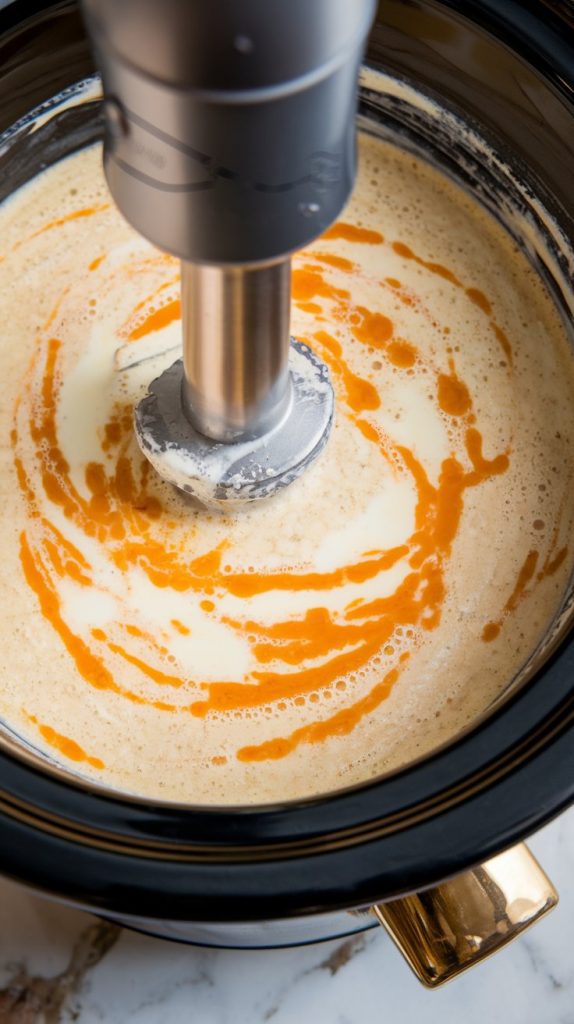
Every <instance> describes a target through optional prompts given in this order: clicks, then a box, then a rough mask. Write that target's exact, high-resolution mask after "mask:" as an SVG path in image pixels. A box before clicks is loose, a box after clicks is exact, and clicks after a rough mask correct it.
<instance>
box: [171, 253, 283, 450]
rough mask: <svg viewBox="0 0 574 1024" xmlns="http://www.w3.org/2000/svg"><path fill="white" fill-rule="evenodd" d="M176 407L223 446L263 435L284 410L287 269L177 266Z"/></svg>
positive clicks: (271, 265)
mask: <svg viewBox="0 0 574 1024" xmlns="http://www.w3.org/2000/svg"><path fill="white" fill-rule="evenodd" d="M181 289H182V318H183V362H184V369H185V382H184V387H183V391H184V394H183V402H184V408H185V411H186V414H187V416H188V418H189V420H190V421H191V423H192V424H193V426H194V427H195V429H196V430H198V431H199V432H200V433H202V434H205V435H206V436H207V437H209V438H212V439H213V440H215V441H223V442H226V443H229V442H233V441H244V440H248V439H250V438H254V437H258V436H260V435H261V434H264V433H266V432H267V431H268V430H270V429H271V428H272V427H273V426H275V424H276V423H278V422H279V421H280V419H281V418H282V416H283V415H284V413H285V412H286V409H287V407H288V403H289V373H288V362H289V309H290V300H291V261H290V260H289V259H284V260H281V261H280V262H277V263H268V264H260V265H252V264H251V265H245V266H210V265H209V266H208V265H206V264H198V263H186V262H183V263H182V265H181Z"/></svg>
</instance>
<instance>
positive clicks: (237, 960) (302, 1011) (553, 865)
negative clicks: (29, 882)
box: [0, 811, 574, 1024]
mask: <svg viewBox="0 0 574 1024" xmlns="http://www.w3.org/2000/svg"><path fill="white" fill-rule="evenodd" d="M530 845H531V847H532V849H533V851H534V852H535V853H536V855H537V856H538V857H539V859H540V860H541V862H542V864H543V866H544V868H545V869H546V870H547V872H548V874H549V875H550V877H551V878H552V881H553V882H554V883H555V885H556V886H557V887H558V889H559V891H560V895H561V902H560V905H559V906H558V908H557V909H556V910H555V911H553V913H552V914H550V915H549V916H548V917H547V918H545V919H544V920H543V921H541V922H540V923H539V924H538V925H536V926H535V927H534V928H533V929H532V930H531V931H529V932H528V933H527V934H526V935H524V936H522V937H521V938H519V939H518V940H516V941H515V942H514V943H513V944H512V945H511V946H509V947H508V948H507V949H505V950H503V951H501V952H500V953H499V954H498V955H497V956H496V957H494V958H493V959H491V960H489V961H487V962H485V963H484V964H481V965H480V966H478V967H476V968H474V970H472V971H471V972H470V973H469V974H467V975H466V976H464V977H462V978H460V979H458V980H457V981H454V982H452V983H451V984H450V985H447V986H446V987H445V988H443V989H442V990H440V991H436V992H428V991H426V990H425V989H423V988H422V987H421V986H420V985H419V983H418V982H417V981H416V980H415V979H414V977H413V976H412V975H411V973H410V971H409V969H408V968H407V967H406V965H405V964H404V963H403V962H402V960H401V957H400V955H399V954H398V952H397V951H396V950H395V948H394V947H393V945H392V943H391V942H390V940H389V939H388V938H387V936H386V935H385V934H384V933H383V931H382V930H375V931H370V932H368V933H366V934H365V935H359V936H357V937H355V938H353V939H350V940H346V941H345V940H343V941H341V940H339V941H336V942H327V943H321V944H319V945H316V946H306V947H301V948H298V949H286V950H273V951H261V952H253V951H245V952H242V951H233V952H230V951H225V950H221V951H219V950H208V949H194V948H192V947H188V946H181V945H176V944H174V943H169V942H163V941H161V940H158V939H151V938H147V937H145V936H143V935H138V934H135V933H133V932H128V931H125V930H122V929H120V928H117V927H116V926H115V925H110V924H107V923H105V922H99V921H97V919H96V918H93V917H91V916H90V915H88V914H84V913H81V912H80V911H76V910H70V909H68V908H67V907H63V906H60V905H56V904H53V903H50V902H48V901H47V900H44V899H41V898H39V897H37V896H35V895H31V894H30V893H29V892H27V891H26V890H24V889H22V888H20V887H18V886H16V885H13V884H12V883H10V882H7V881H0V1024H60V1022H62V1024H68V1022H70V1024H71V1022H73V1021H79V1022H80V1024H92V1022H94V1024H96V1022H100V1021H102V1022H104V1024H125V1022H127V1021H134V1022H136V1024H184V1022H185V1024H265V1022H267V1021H272V1022H273V1024H295V1022H297V1024H307V1022H308V1024H359V1022H361V1024H362V1022H364V1021H385V1022H389V1024H402V1022H408V1024H411V1022H415V1021H416V1022H422V1024H434V1022H435V1021H436V1022H437V1024H439V1022H440V1024H455V1022H457V1024H458V1022H464V1024H498V1022H500V1024H574V811H570V812H569V813H568V814H566V815H563V816H562V817H561V818H560V819H558V820H557V821H555V822H554V823H553V824H552V825H550V826H548V828H546V829H544V830H543V831H542V832H540V833H538V835H537V836H535V837H533V839H532V840H531V843H530Z"/></svg>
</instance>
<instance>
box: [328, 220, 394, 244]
mask: <svg viewBox="0 0 574 1024" xmlns="http://www.w3.org/2000/svg"><path fill="white" fill-rule="evenodd" d="M321 237H322V238H330V239H336V238H343V239H344V240H345V241H346V242H360V243H362V244H363V245H380V243H381V242H384V238H383V236H382V235H381V232H380V231H372V230H371V229H370V228H360V227H357V225H356V224H345V222H344V221H341V220H340V221H338V222H337V223H336V224H333V226H332V227H330V228H328V229H327V231H324V232H323V234H322V236H321Z"/></svg>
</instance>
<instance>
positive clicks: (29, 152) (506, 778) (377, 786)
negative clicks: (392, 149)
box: [0, 0, 574, 946]
mask: <svg viewBox="0 0 574 1024" xmlns="http://www.w3.org/2000/svg"><path fill="white" fill-rule="evenodd" d="M367 64H368V65H370V66H371V67H374V68H377V69H380V70H382V71H384V72H385V73H386V74H387V75H389V76H391V79H392V81H393V82H394V85H393V88H392V89H390V90H383V91H381V89H380V86H377V85H376V83H375V84H373V78H372V77H369V73H368V71H367V72H366V73H365V75H364V79H363V89H362V100H361V117H362V118H367V119H368V120H369V124H370V126H371V127H372V128H373V126H377V129H376V130H378V131H380V132H381V133H382V134H383V135H386V136H389V137H393V138H398V139H399V140H400V141H401V142H402V144H404V145H406V146H410V147H413V148H414V149H416V150H417V151H420V152H423V153H425V154H426V155H427V156H428V157H429V158H431V159H433V160H435V161H436V162H437V163H439V164H440V165H441V166H442V167H443V168H444V169H445V170H446V171H447V173H450V174H451V175H453V176H454V177H455V178H457V179H458V180H460V181H462V182H463V183H464V184H465V185H466V186H467V187H469V188H471V189H472V190H473V191H474V193H475V194H476V195H477V196H478V197H479V199H481V201H483V202H484V203H485V204H486V205H488V206H489V208H490V209H491V210H493V211H494V213H495V214H496V215H497V216H499V217H500V218H501V219H503V220H504V219H505V215H506V213H508V210H509V208H510V207H512V209H513V210H514V211H515V212H516V211H518V213H519V214H520V216H521V217H522V216H527V217H528V218H529V219H530V221H531V222H532V223H533V224H534V226H535V228H536V231H537V232H538V235H537V237H539V243H536V244H535V243H533V242H530V243H529V251H528V254H529V256H530V258H531V260H532V261H533V262H534V263H535V265H536V267H537V269H538V271H539V272H540V273H541V274H543V275H544V277H545V278H546V281H547V283H548V286H549V288H550V289H551V290H552V292H553V294H554V297H555V300H556V302H557V304H558V305H560V307H561V308H562V310H563V312H564V316H565V318H566V319H567V320H568V319H569V320H570V324H572V306H573V303H574V299H573V296H572V291H571V288H572V282H571V280H569V279H568V273H567V265H568V259H569V258H570V259H571V258H572V245H573V244H574V189H573V187H572V183H573V181H574V8H573V7H572V5H571V4H570V3H569V2H564V0H563V2H559V0H465V2H462V0H383V3H382V4H381V6H380V11H379V15H378V19H377V21H376V23H375V26H374V28H373V31H372V34H371V39H370V43H369V49H368V55H367ZM91 74H93V65H92V61H91V57H90V54H89V50H88V46H87V42H86V38H85V34H84V29H83V25H82V22H81V19H80V16H79V13H78V9H77V5H76V4H75V3H73V2H71V0H59V2H55V3H50V2H40V0H39V2H33V0H14V2H11V3H8V5H7V6H4V7H3V8H2V9H1V10H0V199H1V198H3V197H4V196H6V195H7V194H9V193H10V192H12V191H13V189H14V188H15V187H17V186H18V185H19V184H20V183H22V182H23V181H25V180H27V179H28V178H29V177H31V176H32V174H34V173H35V172H36V171H37V170H38V167H39V161H40V160H41V159H45V160H46V159H47V161H48V162H50V161H53V160H55V159H57V158H58V157H59V156H62V155H65V154H66V153H68V152H70V151H71V150H73V149H74V148H78V147H80V146H83V145H86V144H87V143H89V142H91V141H93V140H94V139H95V138H97V137H98V135H99V133H100V130H101V124H100V119H99V113H98V104H97V103H96V104H93V103H92V104H90V105H89V106H86V105H85V104H84V105H81V106H80V107H77V108H74V109H73V110H70V111H67V113H65V114H62V113H61V114H59V115H58V116H55V117H53V118H52V119H48V121H47V122H45V123H44V126H43V127H42V128H41V129H38V130H37V131H36V132H35V133H34V137H33V138H31V137H30V121H29V120H28V121H26V118H27V116H28V114H29V112H30V111H31V110H32V108H35V107H37V106H38V105H40V104H42V103H45V102H47V103H49V101H50V98H51V97H53V96H54V95H55V94H56V93H58V92H60V91H61V90H62V89H66V88H68V87H69V86H72V85H73V84H74V83H76V82H77V81H78V80H80V79H82V78H85V77H87V76H89V75H91ZM421 96H423V97H427V98H430V99H431V100H433V101H435V103H434V104H428V103H426V104H425V103H422V104H421V102H420V97H421ZM429 111H430V112H429ZM21 118H24V122H22V124H21V125H20V127H19V129H17V130H14V128H13V126H14V124H15V123H16V122H18V120H19V119H21ZM461 122H462V123H464V124H466V125H467V126H470V128H471V132H470V134H469V133H466V134H465V133H463V132H462V131H459V129H460V125H461ZM457 126H458V127H457ZM2 132H4V133H5V134H4V136H2V134H1V133H2ZM473 132H474V133H475V135H474V142H473V135H472V133H473ZM476 139H480V140H481V147H482V148H481V147H477V145H476ZM484 147H487V149H488V150H489V151H490V152H491V153H493V154H494V156H495V158H496V159H494V160H489V161H486V160H485V159H484ZM546 214H548V215H549V216H546ZM506 220H507V222H508V223H510V221H509V219H508V218H506ZM518 223H520V217H514V219H512V224H514V225H516V224H518ZM549 225H550V226H549ZM514 230H515V233H516V234H517V235H518V236H519V234H520V232H519V230H518V229H517V228H516V227H515V228H514ZM535 234H536V232H535ZM519 241H524V240H523V239H520V238H519ZM572 400H573V401H574V395H573V396H572ZM573 543H574V538H573ZM573 598H574V591H573V590H572V588H571V593H570V594H569V595H567V596H566V598H565V601H564V605H563V607H562V609H561V611H560V613H559V615H558V617H557V619H556V620H555V622H554V623H553V625H552V629H551V631H550V632H549V634H548V636H547V637H546V638H545V640H544V641H543V643H542V645H541V646H540V647H539V649H538V650H537V651H535V652H534V653H533V657H532V659H531V660H530V662H529V664H528V665H527V666H526V667H525V669H524V671H523V672H522V673H521V676H520V679H519V680H514V681H513V682H512V685H511V686H510V687H509V691H508V693H507V694H506V695H505V699H504V700H503V701H500V702H499V703H498V705H497V707H496V708H494V709H492V710H491V712H490V713H489V714H488V715H487V716H485V717H484V718H483V719H482V720H481V721H480V722H479V723H478V724H477V725H476V726H475V727H474V728H472V729H471V730H470V731H468V732H467V733H466V734H465V735H464V736H462V737H461V738H459V739H458V740H457V741H456V742H454V743H452V744H451V745H449V746H448V747H447V748H444V749H442V750H440V751H438V752H437V753H435V754H433V755H432V756H430V757H428V758H426V759H425V760H424V761H421V762H418V763H415V764H412V765H410V766H409V767H407V768H405V769H404V770H402V771H400V772H398V773H395V774H393V775H391V776H388V777H385V778H382V779H380V780H376V779H375V780H373V781H372V782H370V783H368V784H367V785H363V786H357V787H353V788H350V789H348V790H345V791H342V792H338V793H336V794H334V795H328V796H324V797H320V798H317V799H312V800H303V801H300V802H296V803H295V802H293V803H288V804H285V805H276V806H265V807H241V808H233V807H226V808H214V809H206V808H199V809H195V808H193V807H191V806H178V805H175V804H168V803H165V804H158V803H155V802H151V801H145V800H137V799H134V798H129V797H122V796H120V795H112V794H111V793H109V792H104V791H103V790H97V789H95V788H93V787H91V786H90V785H89V784H83V783H82V782H81V781H78V780H77V779H72V778H71V777H70V776H66V775H65V774H64V772H63V771H60V770H58V769H56V768H54V766H49V765H48V764H47V763H46V762H45V761H43V760H42V758H41V756H40V755H35V754H34V752H33V751H30V750H29V749H28V750H25V749H24V748H23V747H21V746H19V744H18V741H17V740H16V739H15V738H14V737H12V736H10V734H9V733H8V731H7V730H6V731H4V732H3V733H2V734H1V735H0V870H1V871H2V872H3V873H5V874H6V875H8V876H9V877H11V878H13V879H17V880H19V881H21V882H24V883H26V884H28V885H30V886H33V887H35V888H37V889H39V890H42V891H43V892H45V893H46V894H50V895H52V896H55V897H57V898H60V899H64V900H67V901H69V902H72V903H75V904H77V905H81V906H83V907H88V908H91V909H93V910H94V911H95V912H96V913H100V914H102V915H105V916H110V917H115V918H116V919H121V920H124V921H128V922H129V923H130V924H132V925H133V926H134V927H140V928H143V929H146V930H149V931H153V932H155V933H157V934H165V935H170V936H172V937H177V938H181V939H184V940H187V941H196V942H203V943H208V944H216V945H233V946H253V945H256V946H260V945H279V944H288V943H295V942H304V941H314V940H316V939H320V938H327V937H333V936H335V935H339V934H347V933H350V932H353V931H357V930H361V929H363V928H366V927H370V926H372V925H374V924H375V923H376V922H375V918H374V917H373V915H372V914H371V913H370V911H369V908H371V907H372V905H373V904H380V903H381V902H384V901H388V900H393V899H396V898H397V897H399V896H403V895H404V894H406V893H412V892H414V891H419V890H422V889H425V888H428V887H431V886H435V885H436V884H437V883H439V882H441V881H443V880H444V879H446V878H449V877H451V876H453V875H455V874H457V873H459V872H462V871H463V870H465V869H468V868H469V867H471V866H473V865H476V864H478V863H480V862H483V861H485V860H488V859H489V858H491V857H492V856H493V855H494V854H497V853H499V852H500V851H502V850H505V849H507V848H509V847H510V846H512V845H513V844H515V843H517V842H518V841H520V840H522V839H523V838H524V837H525V836H527V835H528V834H529V833H531V832H533V831H534V830H535V829H537V828H539V827H540V826H541V825H543V824H544V823H545V822H547V821H548V820H549V819H550V818H552V817H553V816H555V815H556V814H558V813H560V812H561V811H562V810H564V809H565V808H566V807H567V806H568V804H569V803H570V802H571V801H572V799H573V796H574V632H573V629H572V627H573V626H574V608H573V604H574V601H573ZM509 683H510V681H509Z"/></svg>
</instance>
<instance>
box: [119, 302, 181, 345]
mask: <svg viewBox="0 0 574 1024" xmlns="http://www.w3.org/2000/svg"><path fill="white" fill-rule="evenodd" d="M180 319H181V302H180V300H179V299H173V300H172V301H171V302H166V304H165V306H160V308H159V309H156V310H154V312H153V313H150V314H149V315H148V316H146V318H145V320H144V321H143V323H141V324H139V326H138V327H134V328H133V330H132V331H131V332H130V334H129V336H128V340H129V341H139V339H140V338H144V337H145V336H146V334H151V333H152V331H161V330H162V328H164V327H167V326H168V325H169V324H171V323H173V322H174V320H180Z"/></svg>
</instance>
